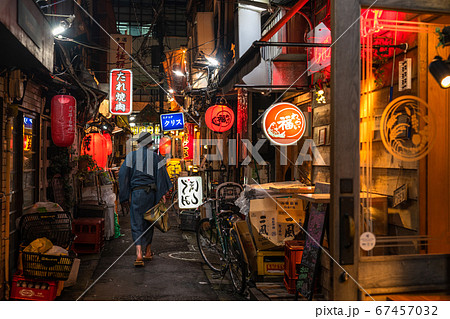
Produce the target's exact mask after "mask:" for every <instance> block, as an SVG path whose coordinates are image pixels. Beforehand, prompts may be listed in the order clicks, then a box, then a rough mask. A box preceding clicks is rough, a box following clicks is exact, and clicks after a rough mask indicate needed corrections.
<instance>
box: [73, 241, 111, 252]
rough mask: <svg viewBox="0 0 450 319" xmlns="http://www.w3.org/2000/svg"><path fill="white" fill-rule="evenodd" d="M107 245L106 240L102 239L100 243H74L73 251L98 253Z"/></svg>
mask: <svg viewBox="0 0 450 319" xmlns="http://www.w3.org/2000/svg"><path fill="white" fill-rule="evenodd" d="M104 246H105V242H104V241H102V242H101V243H98V244H89V243H74V244H73V251H74V252H76V253H77V254H98V253H99V252H100V251H101V250H102V249H103V247H104Z"/></svg>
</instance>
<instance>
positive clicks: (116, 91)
mask: <svg viewBox="0 0 450 319" xmlns="http://www.w3.org/2000/svg"><path fill="white" fill-rule="evenodd" d="M109 82H110V83H109V105H110V112H111V113H112V114H115V115H129V114H131V112H132V111H133V105H132V103H133V96H132V93H133V90H132V88H133V73H132V72H131V70H125V69H114V70H111V73H110V77H109Z"/></svg>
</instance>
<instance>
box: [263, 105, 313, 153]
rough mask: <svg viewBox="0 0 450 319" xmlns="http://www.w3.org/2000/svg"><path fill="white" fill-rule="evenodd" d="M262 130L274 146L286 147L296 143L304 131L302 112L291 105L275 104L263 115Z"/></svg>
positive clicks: (304, 121) (304, 123) (304, 122)
mask: <svg viewBox="0 0 450 319" xmlns="http://www.w3.org/2000/svg"><path fill="white" fill-rule="evenodd" d="M262 124H263V130H264V134H266V136H267V138H268V139H269V140H270V141H272V142H273V143H274V144H277V145H281V146H286V145H292V144H295V143H297V141H298V140H299V139H301V138H302V136H303V134H305V131H306V120H305V116H304V115H303V112H302V111H301V110H300V109H299V108H298V107H296V106H295V105H294V104H291V103H286V102H282V103H277V104H274V105H272V106H271V107H270V108H268V109H267V111H266V112H265V113H264V117H263V122H262Z"/></svg>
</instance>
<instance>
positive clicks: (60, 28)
mask: <svg viewBox="0 0 450 319" xmlns="http://www.w3.org/2000/svg"><path fill="white" fill-rule="evenodd" d="M64 31H66V28H64V27H63V26H61V25H59V26H57V27H56V28H54V29H53V30H52V33H53V35H54V36H56V35H59V34H61V33H63V32H64Z"/></svg>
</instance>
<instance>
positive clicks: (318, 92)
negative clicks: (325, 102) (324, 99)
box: [317, 90, 325, 95]
mask: <svg viewBox="0 0 450 319" xmlns="http://www.w3.org/2000/svg"><path fill="white" fill-rule="evenodd" d="M324 93H325V92H324V91H323V90H319V91H317V94H319V95H323V94H324Z"/></svg>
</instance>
